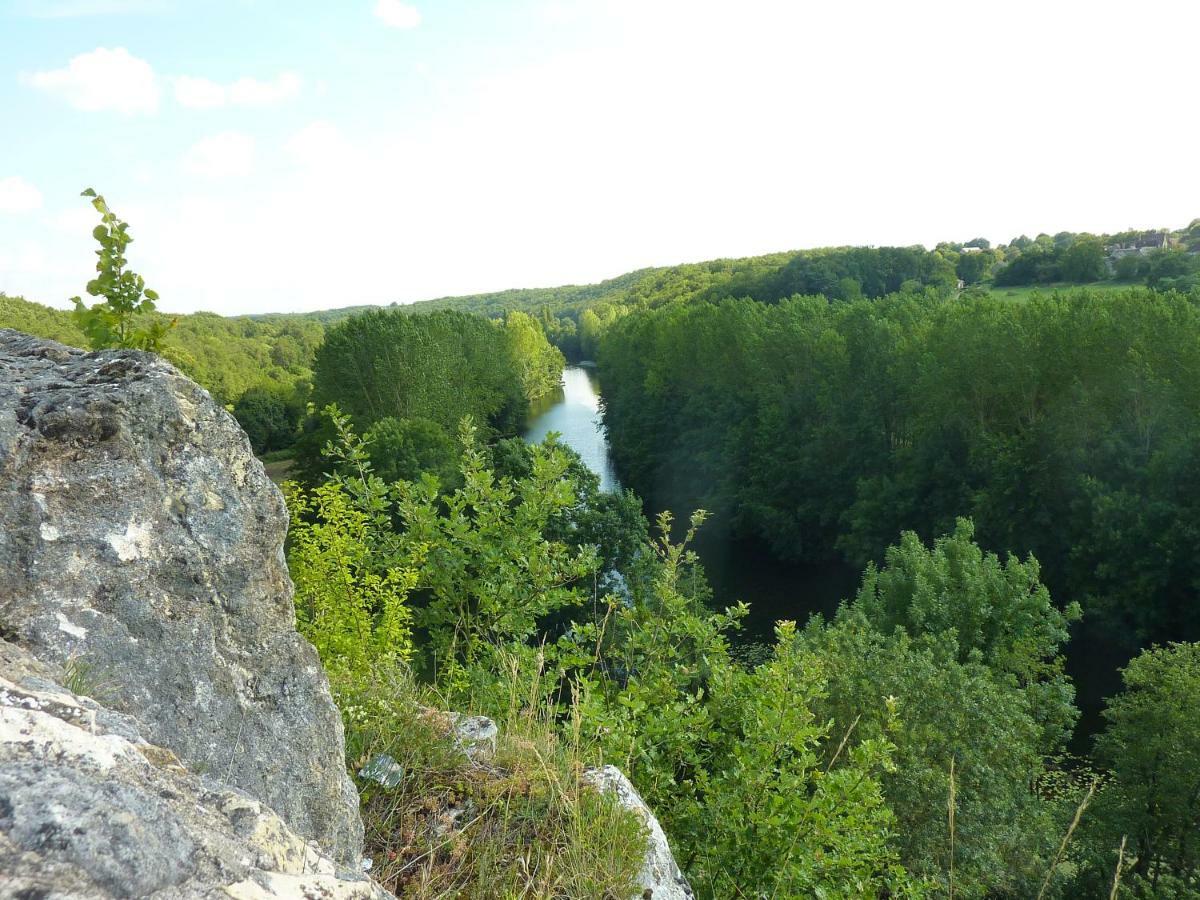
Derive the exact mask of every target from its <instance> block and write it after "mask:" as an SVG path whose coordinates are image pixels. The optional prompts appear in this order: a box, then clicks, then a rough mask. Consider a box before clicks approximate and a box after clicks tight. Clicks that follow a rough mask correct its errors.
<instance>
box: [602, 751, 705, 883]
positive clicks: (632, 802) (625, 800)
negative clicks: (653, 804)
mask: <svg viewBox="0 0 1200 900" xmlns="http://www.w3.org/2000/svg"><path fill="white" fill-rule="evenodd" d="M583 777H584V779H586V780H587V781H589V782H591V783H592V784H593V785H595V786H596V789H597V790H599V791H600V792H601V793H605V794H609V793H611V794H613V795H614V796H615V797H616V798H617V802H618V803H620V804H621V806H623V807H625V809H628V810H629V811H630V812H632V813H633V814H634V815H636V816H637V817H638V818H639V819H641V820H642V822H643V823H644V824H645V826H646V835H647V841H648V843H649V846H648V847H647V850H646V861H645V863H643V865H642V871H641V873H640V874H639V875H638V885H639V886H640V887H641V888H642V894H641V896H642V897H653V898H654V900H694V898H695V896H696V895H695V894H694V893H693V892H692V886H691V885H690V884H689V883H688V880H687V878H686V877H685V876H684V874H683V872H681V871H680V869H679V866H678V865H676V863H675V857H674V855H673V854H672V853H671V845H670V844H668V843H667V835H666V833H664V832H663V830H662V826H661V825H659V824H658V819H657V818H656V817H655V815H654V813H653V812H651V811H650V807H648V806H647V805H646V801H644V800H643V799H642V795H641V794H639V793H638V792H637V789H636V788H634V786H633V785H632V784H630V783H629V779H628V778H626V777H625V773H624V772H622V771H621V770H620V769H618V768H617V767H616V766H603V767H601V768H599V769H589V770H588V771H587V772H585V773H584V776H583Z"/></svg>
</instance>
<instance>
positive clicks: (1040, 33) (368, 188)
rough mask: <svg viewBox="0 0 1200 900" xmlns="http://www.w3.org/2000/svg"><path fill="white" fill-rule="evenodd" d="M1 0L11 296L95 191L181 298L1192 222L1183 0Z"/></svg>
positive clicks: (383, 295)
mask: <svg viewBox="0 0 1200 900" xmlns="http://www.w3.org/2000/svg"><path fill="white" fill-rule="evenodd" d="M1132 9H1133V8H1132V7H1130V6H1129V5H1128V4H1118V3H1110V2H1107V0H1097V2H1086V3H1085V2H1074V0H1058V2H1046V0H1042V2H1032V0H1013V2H1011V3H1008V4H1004V5H1003V6H1002V7H998V6H997V5H995V4H964V3H954V2H941V0H927V2H926V0H921V2H917V0H912V2H887V3H884V2H866V0H851V2H842V3H838V4H816V3H803V2H798V0H797V2H764V0H741V2H736V3H730V2H725V3H717V2H708V0H689V2H684V0H637V2H634V0H517V2H502V0H492V2H467V0H414V2H412V3H405V2H400V0H341V2H338V3H329V2H295V0H292V2H267V0H206V2H183V0H0V111H2V115H3V121H4V123H5V133H6V135H5V139H4V140H3V141H2V142H0V291H5V292H7V293H9V294H18V295H24V296H26V297H28V298H30V299H36V300H39V301H42V302H47V303H52V304H55V305H62V304H63V303H64V301H65V299H66V298H67V297H69V296H71V295H72V294H75V293H79V292H80V290H81V288H82V286H83V284H84V283H85V281H86V280H87V278H88V273H89V269H90V266H91V263H90V260H91V258H92V257H91V255H90V249H91V248H90V239H89V236H88V235H89V232H90V229H91V227H92V225H93V224H94V221H93V219H94V217H93V215H92V214H91V212H90V210H89V208H88V207H87V205H86V203H85V202H84V201H82V200H80V199H79V198H78V193H79V191H80V190H81V189H82V188H84V187H86V186H94V187H95V188H97V189H98V190H100V191H101V192H103V193H104V194H105V195H106V196H107V197H108V199H109V201H110V203H111V204H112V205H113V206H114V208H115V209H116V210H117V211H118V213H119V214H121V215H122V216H123V217H125V218H126V219H128V220H129V221H130V223H131V229H132V232H133V234H134V236H135V238H136V239H137V240H136V242H135V243H134V245H133V247H132V248H131V261H132V264H133V266H134V268H135V269H137V270H138V271H139V272H140V273H142V274H143V275H144V276H145V277H146V279H147V282H148V283H149V284H150V286H151V287H154V288H155V289H157V290H158V291H159V293H160V294H161V295H162V296H163V306H164V307H166V308H169V309H173V310H178V311H191V310H194V309H210V310H213V311H216V312H221V313H227V314H233V313H239V312H261V311H267V310H303V309H318V308H327V307H332V306H342V305H347V304H352V303H386V302H391V301H393V300H399V301H411V300H416V299H422V298H425V297H432V296H439V295H445V294H454V293H465V292H474V291H482V290H498V289H502V288H506V287H515V286H538V285H550V284H561V283H569V282H584V281H593V280H598V279H600V278H604V277H608V276H612V275H617V274H620V273H621V272H624V271H628V270H630V269H633V268H638V267H641V266H646V265H664V264H670V263H675V262H682V261H688V260H700V259H708V258H713V257H718V256H734V255H746V254H752V253H764V252H770V251H774V250H782V249H790V248H797V247H805V246H820V245H829V244H841V243H869V244H884V243H901V244H909V243H925V244H928V245H931V244H933V243H934V242H936V241H938V240H941V239H958V240H965V239H967V238H970V237H973V236H976V235H979V234H982V235H985V236H987V237H990V238H992V239H994V240H997V239H998V240H1007V239H1008V238H1011V237H1013V236H1015V235H1017V234H1020V233H1023V232H1028V233H1031V234H1033V233H1036V232H1037V231H1039V230H1046V231H1050V232H1053V231H1057V230H1061V229H1071V230H1084V229H1087V230H1116V229H1120V228H1124V227H1128V226H1140V227H1150V226H1158V225H1173V226H1179V225H1182V224H1185V223H1186V222H1188V221H1189V220H1190V219H1192V218H1194V217H1195V216H1198V215H1200V179H1197V178H1196V177H1195V176H1194V174H1193V173H1192V172H1191V171H1190V170H1191V168H1192V166H1190V164H1188V162H1187V159H1188V158H1189V148H1190V147H1192V146H1194V144H1195V138H1196V137H1197V134H1196V131H1197V128H1198V126H1197V125H1196V123H1195V116H1194V109H1195V101H1194V93H1195V92H1194V88H1193V87H1192V85H1193V83H1194V74H1193V70H1194V58H1193V48H1192V43H1193V38H1194V35H1195V34H1196V33H1197V31H1198V29H1197V26H1198V25H1200V16H1198V15H1197V13H1196V12H1195V11H1194V7H1193V5H1192V4H1191V3H1186V2H1182V0H1180V2H1173V0H1168V2H1164V3H1160V4H1157V5H1155V6H1154V7H1153V11H1152V12H1150V11H1147V12H1146V14H1144V15H1138V14H1135V13H1133V12H1131V10H1132Z"/></svg>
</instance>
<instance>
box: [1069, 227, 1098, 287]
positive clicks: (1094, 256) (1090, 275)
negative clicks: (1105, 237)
mask: <svg viewBox="0 0 1200 900" xmlns="http://www.w3.org/2000/svg"><path fill="white" fill-rule="evenodd" d="M1104 256H1105V254H1104V245H1103V244H1102V243H1100V240H1099V239H1098V238H1094V237H1092V236H1090V235H1087V236H1081V237H1079V238H1078V239H1076V241H1075V242H1074V243H1073V244H1071V245H1070V246H1069V247H1067V249H1066V250H1064V251H1063V253H1062V258H1061V261H1060V262H1059V266H1060V268H1061V272H1062V278H1063V281H1072V282H1075V283H1076V284H1083V283H1085V282H1088V281H1099V280H1100V279H1101V278H1103V277H1104V276H1105V274H1106V272H1107V270H1106V269H1105V265H1104Z"/></svg>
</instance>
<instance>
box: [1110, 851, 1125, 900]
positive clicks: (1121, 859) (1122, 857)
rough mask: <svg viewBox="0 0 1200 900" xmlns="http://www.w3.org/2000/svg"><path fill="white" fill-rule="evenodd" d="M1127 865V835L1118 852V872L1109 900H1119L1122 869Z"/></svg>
mask: <svg viewBox="0 0 1200 900" xmlns="http://www.w3.org/2000/svg"><path fill="white" fill-rule="evenodd" d="M1123 865H1125V835H1121V846H1120V848H1119V849H1118V850H1117V871H1115V872H1113V885H1112V890H1111V891H1109V892H1108V900H1117V889H1118V888H1120V887H1121V867H1122V866H1123Z"/></svg>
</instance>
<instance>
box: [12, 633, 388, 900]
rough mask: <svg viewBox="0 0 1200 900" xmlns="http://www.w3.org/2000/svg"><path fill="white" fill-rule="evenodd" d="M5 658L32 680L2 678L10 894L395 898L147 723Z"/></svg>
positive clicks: (16, 654) (33, 666)
mask: <svg viewBox="0 0 1200 900" xmlns="http://www.w3.org/2000/svg"><path fill="white" fill-rule="evenodd" d="M0 659H2V660H3V661H4V662H5V663H6V666H7V668H6V671H7V674H8V675H10V676H12V677H14V678H17V679H19V681H20V683H18V682H17V681H13V680H10V679H9V678H7V677H0V896H2V897H46V898H49V897H142V896H150V895H154V896H162V897H172V898H200V897H235V898H255V900H257V898H268V897H312V898H328V900H339V898H345V900H350V898H363V900H382V898H385V897H388V896H390V895H388V894H387V893H386V892H384V891H383V890H382V889H380V888H379V887H378V886H377V885H375V884H373V883H372V882H370V881H368V880H367V879H366V878H365V876H363V874H362V873H361V871H354V870H339V868H338V867H337V865H336V863H335V861H334V860H333V859H331V858H330V857H329V856H327V855H326V854H324V853H323V852H322V851H321V850H320V848H319V847H318V846H317V845H316V844H315V843H314V842H312V841H307V840H305V839H304V838H302V837H301V836H299V835H297V834H296V833H295V832H294V831H292V830H291V829H289V828H288V827H287V825H285V824H284V822H283V821H282V820H281V819H280V818H279V816H277V815H276V814H275V813H274V812H272V811H271V810H270V809H268V808H267V807H265V806H263V805H262V804H261V803H260V802H258V801H257V800H255V799H253V798H252V797H249V796H247V795H246V794H244V793H243V792H241V791H238V790H233V789H222V788H219V787H215V786H212V785H210V784H206V783H205V782H204V781H203V780H202V779H199V778H197V777H195V776H194V775H192V774H191V773H189V772H188V771H187V770H186V769H185V768H183V766H181V765H180V763H179V760H178V759H177V758H176V756H175V754H173V753H171V752H170V751H169V750H166V749H164V748H162V747H157V746H154V745H153V744H149V743H147V742H146V741H145V740H144V739H143V738H142V737H141V735H140V734H139V733H138V731H137V729H138V727H139V725H138V723H137V722H136V720H134V719H131V718H130V717H128V716H122V715H121V714H118V713H113V712H112V711H110V710H106V709H104V708H103V707H102V706H100V705H99V704H97V703H95V702H94V701H93V700H91V699H88V698H85V697H80V696H78V695H75V694H73V693H71V692H70V691H68V690H66V689H65V688H62V687H61V686H58V685H56V684H53V683H49V682H45V681H44V676H45V675H47V674H51V675H53V674H54V673H53V671H47V670H46V669H45V668H44V667H43V668H40V669H39V665H38V664H37V663H36V662H33V661H31V660H29V659H28V658H22V655H21V651H20V650H19V649H17V648H14V647H12V645H7V644H5V643H4V642H2V641H0ZM31 682H37V683H38V684H42V685H44V688H36V687H31V686H30V683H31Z"/></svg>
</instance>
